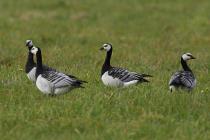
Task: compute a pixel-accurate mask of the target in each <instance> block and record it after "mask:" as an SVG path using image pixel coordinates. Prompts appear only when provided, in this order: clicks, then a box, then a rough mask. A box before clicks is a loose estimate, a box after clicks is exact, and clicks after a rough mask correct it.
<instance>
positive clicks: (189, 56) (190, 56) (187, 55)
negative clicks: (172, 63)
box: [182, 53, 195, 61]
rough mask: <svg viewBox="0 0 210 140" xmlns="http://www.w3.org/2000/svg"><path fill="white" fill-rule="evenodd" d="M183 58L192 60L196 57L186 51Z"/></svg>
mask: <svg viewBox="0 0 210 140" xmlns="http://www.w3.org/2000/svg"><path fill="white" fill-rule="evenodd" d="M182 59H183V60H184V61H188V60H191V59H195V57H194V56H193V55H192V54H191V53H185V54H183V55H182Z"/></svg>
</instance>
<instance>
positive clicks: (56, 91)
mask: <svg viewBox="0 0 210 140" xmlns="http://www.w3.org/2000/svg"><path fill="white" fill-rule="evenodd" d="M26 46H27V48H28V58H27V62H26V64H25V72H26V74H27V77H28V79H29V80H30V81H32V82H33V83H35V85H36V87H37V88H38V89H39V90H40V91H41V92H42V93H43V94H46V95H52V96H54V95H61V94H65V93H67V92H70V91H71V90H72V89H76V88H84V84H85V83H87V82H86V81H85V80H80V79H79V78H77V77H76V76H73V75H70V74H66V73H63V72H60V71H58V70H56V69H55V68H51V67H49V66H47V65H44V64H43V61H42V51H41V49H40V48H39V47H36V46H35V45H34V44H33V42H32V40H26ZM100 50H102V51H106V57H105V61H104V63H103V65H102V69H101V81H102V82H103V84H104V85H105V86H110V87H128V86H131V85H136V84H139V83H143V82H149V80H148V79H149V78H151V77H152V75H150V74H144V73H137V72H132V71H129V70H127V69H124V68H120V67H113V66H111V64H110V61H111V56H112V51H113V47H112V45H111V44H110V43H105V44H103V46H102V47H101V48H100ZM34 56H35V57H36V62H35V61H34ZM191 59H195V57H194V56H193V55H192V54H191V53H184V54H183V55H182V56H181V65H182V68H183V70H180V71H177V72H175V73H174V74H173V75H172V76H171V78H170V80H169V89H170V92H174V91H175V90H176V89H185V90H186V91H188V92H190V91H192V89H193V88H194V87H195V86H196V78H195V76H194V74H193V72H192V70H191V69H190V67H189V66H188V64H187V61H188V60H191Z"/></svg>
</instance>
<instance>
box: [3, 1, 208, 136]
mask: <svg viewBox="0 0 210 140" xmlns="http://www.w3.org/2000/svg"><path fill="white" fill-rule="evenodd" d="M209 7H210V1H209V0H200V1H197V0H174V1H170V0H115V1H114V0H106V1H99V0H71V1H67V0H30V1H29V0H20V1H18V0H1V1H0V139H1V140H13V139H18V140H58V139H59V140H66V139H72V140H77V139H84V140H111V139H120V140H127V139H135V140H138V139H145V140H147V139H148V140H149V139H155V140H169V139H170V140H178V139H179V140H180V139H182V140H188V139H189V140H201V139H204V140H208V139H210V95H209V93H210V88H209V86H210V76H209V70H210V65H209V63H210V55H209V54H210V28H209V27H210V8H209ZM26 39H32V40H33V41H34V44H35V45H36V46H39V47H40V48H42V53H43V57H44V58H43V61H44V63H45V64H47V65H49V66H51V67H54V68H56V69H58V70H60V71H63V72H65V73H69V74H72V75H75V76H77V77H79V78H81V79H84V80H87V81H88V82H89V83H88V84H86V85H85V87H86V88H85V89H77V90H73V91H72V92H70V93H68V94H65V95H63V96H57V97H48V96H44V95H43V94H42V93H41V92H39V90H38V89H37V88H36V87H35V85H33V84H32V83H31V82H30V81H29V80H28V79H27V77H26V74H25V73H24V71H23V69H24V65H25V62H26V57H27V48H26V47H25V40H26ZM106 42H110V43H112V44H113V47H114V50H113V57H112V58H113V59H112V64H113V65H114V66H120V67H125V68H128V69H129V70H132V71H137V72H144V73H148V74H152V75H153V76H154V77H153V78H152V79H151V83H149V84H140V85H137V86H132V87H129V88H123V89H116V88H109V87H105V86H104V85H103V84H102V82H101V80H100V70H101V66H102V64H103V61H104V58H105V52H100V51H98V49H99V48H100V47H101V45H102V44H103V43H106ZM184 52H191V53H192V54H193V55H194V56H195V57H197V59H196V60H192V61H190V66H191V68H192V70H193V72H194V73H195V75H196V77H197V81H198V82H197V87H196V88H195V90H194V91H193V92H192V94H188V93H186V92H183V91H178V92H176V93H175V94H170V92H169V90H168V81H169V78H170V76H171V74H172V73H173V72H174V71H176V70H178V69H181V65H180V62H179V60H180V56H181V55H182V53H184Z"/></svg>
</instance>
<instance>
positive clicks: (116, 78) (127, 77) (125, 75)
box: [100, 43, 152, 87]
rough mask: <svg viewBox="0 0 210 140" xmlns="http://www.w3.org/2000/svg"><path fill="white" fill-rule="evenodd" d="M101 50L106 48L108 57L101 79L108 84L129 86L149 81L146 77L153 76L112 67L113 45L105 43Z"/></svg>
mask: <svg viewBox="0 0 210 140" xmlns="http://www.w3.org/2000/svg"><path fill="white" fill-rule="evenodd" d="M100 50H106V52H107V54H106V59H105V62H104V64H103V66H102V70H101V80H102V82H103V83H104V85H106V86H112V87H127V86H130V85H133V84H137V83H141V82H149V81H148V80H147V79H145V77H152V76H151V75H148V74H139V73H136V72H130V71H128V70H126V69H124V68H118V67H112V66H111V65H110V59H111V56H112V45H111V44H109V43H106V44H104V45H103V46H102V47H101V48H100Z"/></svg>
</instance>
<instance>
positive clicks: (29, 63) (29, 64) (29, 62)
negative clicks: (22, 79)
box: [25, 50, 36, 73]
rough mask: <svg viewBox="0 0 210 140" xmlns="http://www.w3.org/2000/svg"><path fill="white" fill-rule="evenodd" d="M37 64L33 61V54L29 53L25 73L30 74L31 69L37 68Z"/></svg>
mask: <svg viewBox="0 0 210 140" xmlns="http://www.w3.org/2000/svg"><path fill="white" fill-rule="evenodd" d="M35 65H36V64H35V62H34V59H33V54H32V53H31V52H30V50H29V52H28V58H27V62H26V65H25V72H26V73H28V72H30V70H31V69H33V68H34V67H35Z"/></svg>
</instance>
